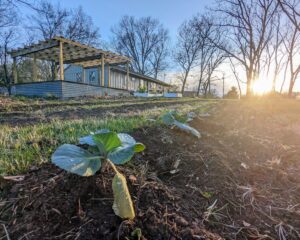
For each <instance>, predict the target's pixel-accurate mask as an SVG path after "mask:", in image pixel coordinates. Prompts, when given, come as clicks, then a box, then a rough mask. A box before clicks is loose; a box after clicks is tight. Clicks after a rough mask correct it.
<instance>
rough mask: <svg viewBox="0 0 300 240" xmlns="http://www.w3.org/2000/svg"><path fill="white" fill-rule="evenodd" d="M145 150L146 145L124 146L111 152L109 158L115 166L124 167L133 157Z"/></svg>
mask: <svg viewBox="0 0 300 240" xmlns="http://www.w3.org/2000/svg"><path fill="white" fill-rule="evenodd" d="M144 149H145V146H144V144H142V143H135V144H132V145H123V146H121V147H118V148H116V149H115V150H114V151H112V152H110V153H109V154H108V156H107V158H108V159H110V160H111V161H112V162H113V163H114V164H117V165H122V164H124V163H126V162H128V161H130V160H131V158H132V157H133V155H134V154H135V153H137V152H141V151H143V150H144Z"/></svg>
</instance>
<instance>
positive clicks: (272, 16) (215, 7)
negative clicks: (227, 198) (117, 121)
mask: <svg viewBox="0 0 300 240" xmlns="http://www.w3.org/2000/svg"><path fill="white" fill-rule="evenodd" d="M299 4H300V0H215V1H214V3H213V4H212V5H211V6H210V8H209V9H208V10H207V12H205V13H202V14H197V15H196V16H191V18H190V19H187V20H186V21H184V22H183V23H182V24H181V26H180V27H179V29H178V32H177V38H176V40H175V44H174V46H173V47H171V45H172V44H171V39H170V34H169V31H168V29H167V28H166V27H165V26H164V25H163V24H162V23H160V21H159V20H158V19H155V18H152V17H142V18H136V17H133V16H123V17H121V18H120V21H119V22H118V24H116V25H115V26H112V28H111V36H112V40H111V41H110V42H109V43H104V42H103V41H101V35H100V29H99V28H98V27H97V26H96V25H95V24H94V22H93V20H92V18H91V17H90V16H89V15H88V14H87V13H86V12H85V11H84V10H83V9H82V7H78V8H74V9H66V8H64V7H62V6H61V5H60V4H59V3H58V2H57V3H53V2H52V1H49V0H42V1H33V0H0V67H1V68H0V84H1V85H3V86H7V87H9V86H10V85H11V83H12V73H11V72H12V70H11V68H12V66H11V59H10V57H9V55H8V52H9V50H10V49H12V48H15V47H16V46H17V44H18V43H19V44H20V43H22V44H26V45H29V44H31V43H33V42H35V41H37V40H43V39H49V38H52V37H54V36H57V35H60V36H64V37H66V38H70V39H72V40H75V41H79V42H82V43H85V44H88V45H93V46H98V47H102V48H105V49H109V50H113V51H116V52H118V53H120V54H122V55H126V56H128V57H130V58H131V59H132V63H131V68H132V70H134V71H136V72H139V73H141V74H145V75H149V76H152V77H154V78H158V77H159V76H161V75H162V74H163V73H164V72H166V71H168V70H169V69H174V67H176V70H177V71H178V72H179V74H178V78H179V79H180V83H181V88H180V91H181V92H184V91H185V90H186V86H187V84H188V82H189V81H191V76H192V75H193V76H195V73H196V77H194V80H195V78H196V92H197V93H198V94H199V95H200V94H205V95H207V94H210V93H211V88H212V85H213V83H214V82H215V81H218V80H220V71H222V69H224V67H222V66H224V65H226V66H230V71H231V75H232V76H233V78H234V79H235V81H236V84H237V86H238V89H239V92H240V95H242V88H243V87H244V86H245V88H246V95H247V96H251V95H252V93H253V91H252V86H253V84H254V82H255V81H256V80H257V79H259V77H260V76H262V75H264V76H268V78H269V79H272V91H273V92H275V91H278V92H283V91H284V87H285V86H288V94H289V95H290V96H292V94H293V91H294V87H295V82H296V80H297V79H298V77H299V72H300V61H299V59H300V58H299V48H300V5H299ZM21 7H27V8H28V9H29V12H30V13H29V14H28V16H20V14H19V12H20V11H19V9H20V8H21ZM24 18H25V21H23V20H24ZM20 22H22V24H21V23H20ZM23 22H24V23H23ZM20 32H23V33H22V34H20ZM24 32H26V38H25V37H24ZM23 39H26V40H23ZM17 64H18V69H19V72H18V74H20V75H22V76H23V77H24V78H29V79H30V77H31V76H30V72H31V71H30V68H31V60H30V59H26V58H24V59H21V60H20V61H19V62H18V63H17ZM55 67H56V66H55V64H53V63H51V62H45V61H39V62H38V68H39V69H42V71H39V73H40V75H41V78H43V79H45V80H51V79H54V74H55V71H57V69H55ZM223 71H224V70H223ZM265 81H267V79H266V80H265ZM278 85H280V86H279V87H278Z"/></svg>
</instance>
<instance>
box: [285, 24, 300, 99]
mask: <svg viewBox="0 0 300 240" xmlns="http://www.w3.org/2000/svg"><path fill="white" fill-rule="evenodd" d="M284 40H285V41H284V46H285V49H286V51H287V53H288V62H287V64H288V66H289V76H290V81H289V89H288V95H289V96H290V97H291V96H292V94H293V89H294V86H295V82H296V80H297V78H298V76H299V73H300V62H299V60H298V59H299V56H300V55H299V51H300V32H299V30H298V28H297V26H293V27H290V28H288V26H287V33H286V34H285V38H284Z"/></svg>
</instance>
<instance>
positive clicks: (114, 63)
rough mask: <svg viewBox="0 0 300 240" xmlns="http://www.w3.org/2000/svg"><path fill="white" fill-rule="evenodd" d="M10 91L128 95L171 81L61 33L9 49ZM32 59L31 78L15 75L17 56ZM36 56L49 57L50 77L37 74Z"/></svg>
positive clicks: (159, 87)
mask: <svg viewBox="0 0 300 240" xmlns="http://www.w3.org/2000/svg"><path fill="white" fill-rule="evenodd" d="M10 54H11V56H12V58H13V80H14V85H13V87H12V93H13V94H15V95H25V96H41V97H45V96H49V95H51V96H56V97H59V98H70V97H79V96H120V95H122V96H129V95H130V94H131V93H132V92H136V91H139V90H141V89H142V90H143V91H146V92H161V93H162V92H164V91H167V89H168V88H170V87H171V85H169V84H167V83H165V82H163V81H160V80H158V79H154V78H151V77H149V76H145V75H142V74H139V73H135V72H132V71H130V69H129V64H130V59H129V58H127V57H125V56H121V55H118V54H115V53H113V52H110V51H104V50H102V49H98V48H94V47H91V46H87V45H84V44H81V43H78V42H75V41H72V40H70V39H66V38H63V37H54V38H53V39H48V40H45V41H40V42H39V43H37V44H33V45H31V46H25V47H24V48H19V49H16V50H13V51H11V53H10ZM20 57H27V58H31V59H32V73H31V81H29V82H28V81H27V82H26V83H25V82H24V81H23V80H22V79H21V78H20V76H18V71H17V58H20ZM37 60H46V61H51V62H52V65H53V66H54V70H53V72H54V76H53V79H51V81H49V80H48V81H45V80H43V79H40V78H39V74H38V72H37Z"/></svg>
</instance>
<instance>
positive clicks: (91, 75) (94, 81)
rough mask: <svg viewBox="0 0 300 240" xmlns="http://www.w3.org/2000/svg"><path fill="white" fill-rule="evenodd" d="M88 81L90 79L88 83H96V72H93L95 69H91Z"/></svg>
mask: <svg viewBox="0 0 300 240" xmlns="http://www.w3.org/2000/svg"><path fill="white" fill-rule="evenodd" d="M89 81H90V84H95V83H96V73H95V71H91V72H90V73H89Z"/></svg>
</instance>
